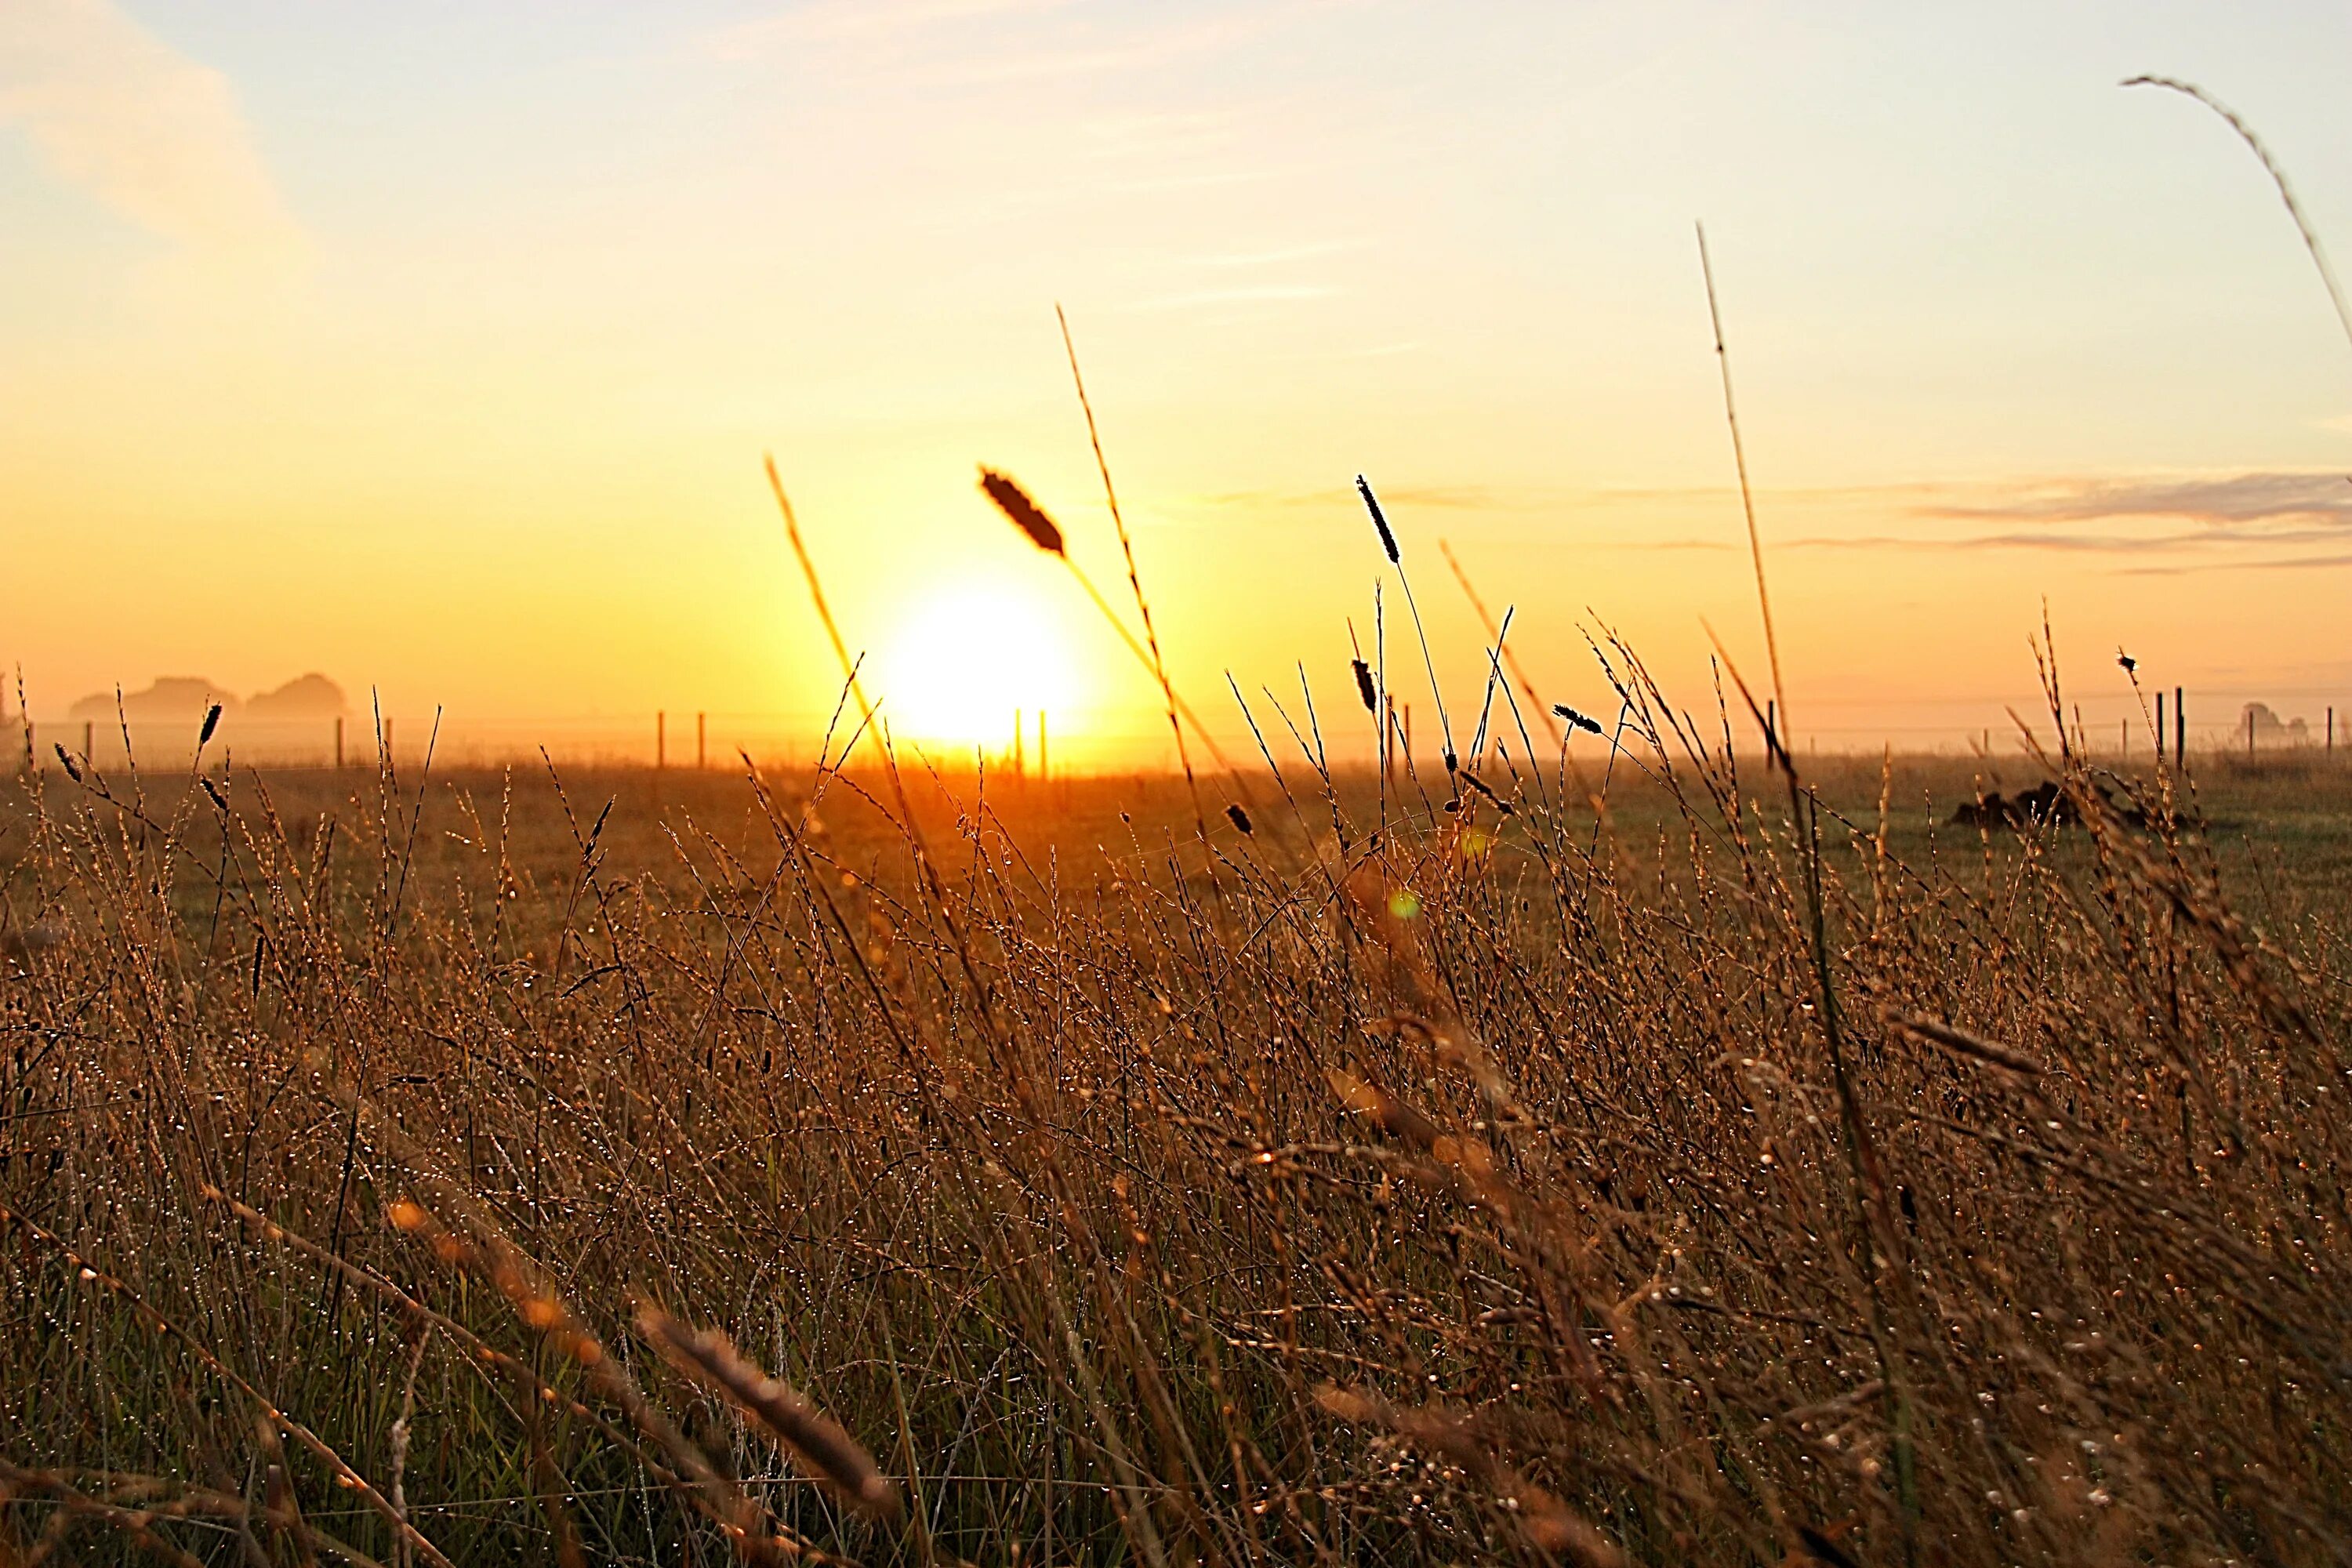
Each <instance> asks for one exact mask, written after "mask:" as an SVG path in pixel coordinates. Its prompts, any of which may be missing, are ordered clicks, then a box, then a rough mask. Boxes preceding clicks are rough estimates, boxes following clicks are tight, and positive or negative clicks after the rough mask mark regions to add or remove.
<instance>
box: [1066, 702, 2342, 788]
mask: <svg viewBox="0 0 2352 1568" xmlns="http://www.w3.org/2000/svg"><path fill="white" fill-rule="evenodd" d="M2330 711H2331V712H2332V711H2334V710H2332V709H2331V710H2330ZM1053 776H1054V775H1053V770H1052V769H1050V768H1048V767H1047V766H1046V765H1045V710H1044V709H1043V708H1040V709H1038V710H1037V782H1038V783H1039V784H1044V783H1045V781H1046V780H1047V779H1049V778H1051V777H1053Z"/></svg>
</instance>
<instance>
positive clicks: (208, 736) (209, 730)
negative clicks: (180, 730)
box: [196, 702, 221, 746]
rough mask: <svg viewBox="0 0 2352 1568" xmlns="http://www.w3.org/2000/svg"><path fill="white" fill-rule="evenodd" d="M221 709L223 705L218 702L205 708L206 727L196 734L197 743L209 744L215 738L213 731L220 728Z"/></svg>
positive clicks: (200, 744)
mask: <svg viewBox="0 0 2352 1568" xmlns="http://www.w3.org/2000/svg"><path fill="white" fill-rule="evenodd" d="M220 710H221V705H220V704H219V703H217V702H215V703H214V704H213V705H212V706H211V707H210V708H207V709H206V710H205V727H204V729H203V730H202V731H199V732H198V734H197V736H196V744H197V745H199V746H202V745H205V744H208V743H209V742H211V740H212V738H213V731H215V730H217V729H219V728H220Z"/></svg>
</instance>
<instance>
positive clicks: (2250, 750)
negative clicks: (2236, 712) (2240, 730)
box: [2246, 702, 2254, 763]
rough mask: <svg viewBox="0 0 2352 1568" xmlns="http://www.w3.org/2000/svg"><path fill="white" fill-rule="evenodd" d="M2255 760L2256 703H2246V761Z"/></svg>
mask: <svg viewBox="0 0 2352 1568" xmlns="http://www.w3.org/2000/svg"><path fill="white" fill-rule="evenodd" d="M2253 760H2254V705H2253V704H2252V703H2251V702H2249V703H2247V704H2246V761H2248V762H2250V763H2251V762H2252V761H2253Z"/></svg>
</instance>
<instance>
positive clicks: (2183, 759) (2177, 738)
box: [2172, 686, 2189, 773]
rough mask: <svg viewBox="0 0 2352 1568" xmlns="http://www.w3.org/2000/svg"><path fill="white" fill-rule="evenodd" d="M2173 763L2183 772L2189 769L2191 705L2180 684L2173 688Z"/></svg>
mask: <svg viewBox="0 0 2352 1568" xmlns="http://www.w3.org/2000/svg"><path fill="white" fill-rule="evenodd" d="M2172 765H2173V766H2174V767H2176V768H2179V769H2180V770H2181V771H2182V772H2183V773H2186V772H2187V771H2188V769H2189V705H2188V704H2187V703H2186V702H2183V701H2182V700H2180V688H2179V687H2178V686H2176V687H2174V688H2173V689H2172Z"/></svg>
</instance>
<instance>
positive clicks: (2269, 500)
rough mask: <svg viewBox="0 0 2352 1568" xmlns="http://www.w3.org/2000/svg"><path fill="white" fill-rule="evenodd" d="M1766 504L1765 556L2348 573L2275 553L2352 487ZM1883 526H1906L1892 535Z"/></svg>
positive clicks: (1404, 494)
mask: <svg viewBox="0 0 2352 1568" xmlns="http://www.w3.org/2000/svg"><path fill="white" fill-rule="evenodd" d="M1734 493H1735V492H1733V491H1731V490H1729V489H1715V488H1706V487H1690V488H1671V487H1646V488H1623V489H1572V488H1568V487H1559V486H1502V487H1497V486H1492V485H1483V484H1454V485H1448V484H1423V485H1421V486H1418V487H1413V488H1403V487H1400V488H1396V489H1389V488H1385V487H1384V488H1383V489H1381V499H1382V500H1383V501H1387V502H1390V503H1391V504H1392V505H1394V506H1400V507H1405V508H1413V507H1420V508H1423V509H1427V510H1433V511H1453V512H1473V513H1486V514H1488V515H1489V516H1492V517H1494V518H1495V519H1496V521H1502V520H1503V519H1505V518H1511V519H1514V520H1517V521H1515V523H1514V526H1524V521H1525V520H1526V519H1527V518H1528V516H1529V515H1530V514H1551V515H1554V516H1557V517H1559V519H1560V521H1562V522H1563V523H1565V522H1567V521H1568V520H1569V518H1570V516H1571V515H1572V516H1574V517H1575V518H1577V519H1579V520H1580V521H1591V520H1593V519H1596V518H1599V519H1606V518H1608V517H1610V516H1611V515H1612V514H1620V515H1622V516H1623V517H1625V518H1627V519H1628V520H1635V519H1641V518H1643V517H1648V518H1654V517H1656V516H1657V515H1659V513H1658V510H1657V509H1659V508H1661V507H1664V508H1667V509H1670V510H1672V511H1673V512H1674V513H1675V514H1677V515H1680V516H1682V517H1684V518H1685V520H1686V519H1687V516H1688V510H1689V509H1690V508H1692V507H1695V506H1706V505H1711V504H1727V505H1728V504H1733V503H1732V501H1731V498H1732V497H1733V495H1734ZM1758 502H1759V508H1760V510H1763V511H1764V512H1765V514H1766V518H1767V521H1766V531H1765V543H1766V547H1767V548H1768V549H1770V550H1796V551H1832V552H1836V551H1855V552H1867V551H1889V552H1904V553H1910V554H1947V555H1948V554H1953V553H1973V552H1985V551H2023V552H2042V553H2049V554H2056V555H2077V556H2084V557H2091V558H2097V557H2105V558H2109V559H2111V560H2113V561H2114V562H2115V563H2116V564H2115V566H2114V568H2113V569H2114V570H2116V571H2118V572H2126V573H2133V574H2168V573H2178V572H2200V571H2210V570H2215V569H2223V568H2227V569H2237V568H2245V569H2250V570H2251V569H2273V568H2287V567H2315V568H2316V567H2331V566H2340V565H2346V564H2352V555H2347V554H2336V553H2325V554H2312V553H2304V554H2298V555H2292V556H2283V555H2280V554H2278V553H2277V552H2280V551H2283V550H2291V549H2296V548H2301V549H2303V550H2305V551H2306V552H2308V551H2309V550H2310V548H2311V547H2313V546H2322V547H2325V546H2329V545H2336V546H2343V545H2347V544H2352V480H2347V479H2346V478H2345V477H2344V476H2343V475H2340V474H2332V473H2326V472H2292V471H2290V472H2278V471H2273V472H2256V473H2244V474H2231V475H2188V476H2183V475H2177V474H2157V475H2143V476H2122V477H2117V476H2097V477H2079V478H2073V479H2020V480H1986V481H1976V482H1959V481H1952V482H1939V481H1916V482H1912V483H1906V484H1884V485H1844V486H1826V487H1812V488H1792V489H1780V490H1763V491H1759V494H1758ZM1199 504H1201V505H1202V506H1204V507H1211V508H1216V509H1244V510H1277V509H1284V510H1286V509H1310V508H1332V507H1336V508H1339V509H1341V510H1345V509H1347V508H1348V507H1349V506H1351V505H1352V504H1353V497H1352V496H1351V495H1349V492H1348V491H1347V490H1346V489H1345V488H1344V487H1341V486H1333V487H1331V488H1330V489H1314V490H1245V491H1237V492H1229V493H1226V494H1223V495H1213V496H1203V497H1202V498H1200V501H1199ZM1728 516H1729V514H1728V513H1727V518H1728ZM1832 519H1853V520H1856V521H1860V520H1862V519H1869V520H1872V521H1874V522H1875V523H1876V525H1877V526H1874V527H1868V528H1864V529H1856V530H1855V531H1850V532H1848V531H1829V530H1828V529H1825V528H1824V526H1823V524H1824V523H1826V522H1828V521H1830V520H1832ZM1906 521H1907V522H1910V523H1913V524H1916V527H1915V528H1913V529H1910V530H1907V531H1906V530H1903V529H1902V528H1901V527H1900V526H1899V525H1900V524H1902V523H1904V522H1906ZM1955 522H1999V523H2004V524H2006V525H2007V526H2005V527H2001V528H1999V529H1998V530H1994V531H1981V530H1977V531H1966V532H1958V531H1954V530H1953V529H1952V528H1951V527H1950V525H1951V524H1952V523H1955ZM1889 523H1895V524H1896V525H1898V526H1897V527H1894V528H1890V527H1888V526H1887V525H1888V524H1889ZM1686 527H1687V521H1685V528H1686ZM1800 530H1801V531H1800ZM1579 542H1580V543H1582V544H1586V545H1591V546H1596V547H1605V548H1622V549H1635V550H1675V551H1688V550H1716V549H1727V548H1730V546H1731V544H1732V543H1733V542H1734V540H1733V535H1732V533H1731V532H1730V531H1727V532H1726V533H1725V535H1724V537H1723V538H1722V539H1721V540H1716V539H1709V538H1705V537H1696V536H1693V535H1691V534H1690V533H1688V532H1686V531H1676V532H1675V533H1672V534H1668V533H1663V532H1661V533H1649V534H1644V533H1641V532H1638V531H1637V532H1633V533H1626V532H1623V531H1620V530H1616V529H1611V530H1609V536H1608V537H1591V536H1590V535H1589V534H1586V533H1582V532H1580V535H1579ZM2126 562H2128V564H2126Z"/></svg>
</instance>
